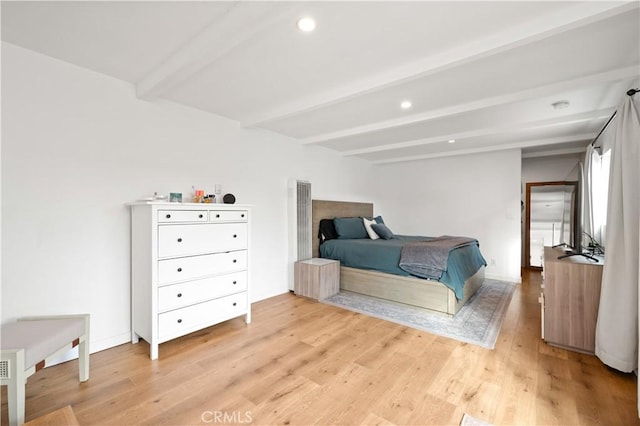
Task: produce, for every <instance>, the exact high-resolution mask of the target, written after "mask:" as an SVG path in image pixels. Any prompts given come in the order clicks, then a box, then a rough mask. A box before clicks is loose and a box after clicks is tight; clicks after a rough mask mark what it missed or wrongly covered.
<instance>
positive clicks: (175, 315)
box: [130, 202, 251, 359]
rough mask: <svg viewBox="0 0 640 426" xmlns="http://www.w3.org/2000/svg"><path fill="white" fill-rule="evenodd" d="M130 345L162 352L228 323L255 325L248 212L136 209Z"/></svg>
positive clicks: (210, 207)
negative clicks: (171, 344) (184, 338)
mask: <svg viewBox="0 0 640 426" xmlns="http://www.w3.org/2000/svg"><path fill="white" fill-rule="evenodd" d="M130 206H131V299H132V300H131V341H132V343H137V342H138V340H139V339H140V338H142V339H144V340H145V341H147V342H148V343H149V346H150V357H151V359H157V358H158V345H159V344H161V343H164V342H166V341H168V340H172V339H175V338H177V337H180V336H184V335H185V334H188V333H192V332H194V331H197V330H200V329H203V328H206V327H210V326H212V325H214V324H218V323H220V322H223V321H227V320H229V319H232V318H235V317H238V316H242V315H244V316H245V321H246V323H247V324H249V323H250V322H251V304H250V302H249V290H250V285H249V284H250V279H249V277H250V269H249V264H250V262H249V258H250V257H249V256H250V247H249V246H250V244H249V242H250V223H251V221H250V219H251V208H250V206H246V205H244V206H243V205H220V204H196V203H166V202H161V203H158V202H140V203H132V204H131V205H130Z"/></svg>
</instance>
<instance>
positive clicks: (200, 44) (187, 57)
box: [136, 2, 291, 100]
mask: <svg viewBox="0 0 640 426" xmlns="http://www.w3.org/2000/svg"><path fill="white" fill-rule="evenodd" d="M290 9H291V6H290V5H286V6H276V5H270V6H269V7H268V8H267V7H255V4H252V3H251V2H237V3H236V4H235V5H234V6H233V7H232V8H231V9H229V10H228V11H227V12H226V13H225V14H224V15H222V16H221V17H220V18H219V19H216V20H215V21H214V22H212V23H211V24H210V25H209V26H207V27H206V28H205V29H204V30H203V31H202V32H200V34H198V35H197V36H195V37H194V38H193V39H191V40H190V41H188V42H187V43H186V44H184V45H183V46H182V48H180V49H179V50H178V51H176V52H175V53H174V54H172V55H171V56H169V57H168V58H167V59H166V60H165V61H164V62H163V63H162V64H160V65H159V66H158V67H156V68H155V69H153V70H152V71H151V72H149V73H148V74H147V75H146V76H145V77H144V78H143V79H142V80H140V81H139V82H138V84H137V85H136V94H137V96H138V98H140V99H145V100H154V99H156V98H158V97H160V96H162V94H164V93H165V92H167V91H168V90H170V89H172V88H173V87H175V86H176V85H178V84H180V83H182V82H183V81H185V80H187V79H188V78H189V77H191V76H193V75H194V74H196V73H197V72H198V71H200V70H202V69H203V68H204V67H206V66H208V65H210V64H211V63H213V62H215V61H217V60H219V59H220V58H222V57H223V56H224V55H226V54H228V53H229V52H230V51H232V50H234V49H236V48H238V47H239V46H240V45H242V44H243V43H246V42H247V41H249V40H251V39H252V38H255V37H256V36H257V35H258V34H260V33H261V32H262V31H264V30H265V29H267V28H268V27H270V26H271V25H273V23H274V22H276V21H279V20H280V19H283V18H284V17H285V15H286V14H287V13H288V12H289V10H290Z"/></svg>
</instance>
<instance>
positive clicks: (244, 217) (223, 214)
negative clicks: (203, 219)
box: [209, 210, 249, 222]
mask: <svg viewBox="0 0 640 426" xmlns="http://www.w3.org/2000/svg"><path fill="white" fill-rule="evenodd" d="M209 220H210V221H211V222H247V221H248V220H249V212H248V211H247V210H211V211H209Z"/></svg>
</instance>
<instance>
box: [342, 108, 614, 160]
mask: <svg viewBox="0 0 640 426" xmlns="http://www.w3.org/2000/svg"><path fill="white" fill-rule="evenodd" d="M612 112H613V111H612V110H611V109H610V108H607V109H604V110H596V111H589V112H583V113H580V114H573V115H565V116H562V117H553V118H550V119H545V120H538V121H529V122H510V123H506V124H502V125H498V126H489V127H484V128H480V129H473V130H468V131H464V132H458V133H447V134H445V135H436V136H432V137H429V138H422V139H415V140H410V141H403V142H396V143H390V144H385V145H377V146H372V147H369V148H360V149H353V150H349V151H343V152H342V155H344V156H357V155H361V154H369V153H372V152H382V151H392V150H396V149H401V148H411V147H415V146H420V145H429V144H432V143H439V142H445V141H447V140H449V139H455V140H461V139H469V138H474V137H479V136H489V135H495V134H504V133H509V132H513V131H516V130H517V131H524V130H536V129H542V128H548V127H552V126H562V125H566V124H575V123H579V122H583V121H590V120H594V119H604V118H607V117H609V116H610V115H611V113H612ZM595 134H596V133H595V132H593V133H588V134H581V135H577V136H576V138H577V139H581V138H582V137H586V138H587V139H588V138H593V137H595ZM577 139H574V140H577ZM540 145H544V143H541V144H540Z"/></svg>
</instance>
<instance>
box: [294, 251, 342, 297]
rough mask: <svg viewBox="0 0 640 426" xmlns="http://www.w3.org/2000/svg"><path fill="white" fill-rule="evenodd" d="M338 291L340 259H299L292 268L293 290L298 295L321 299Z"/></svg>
mask: <svg viewBox="0 0 640 426" xmlns="http://www.w3.org/2000/svg"><path fill="white" fill-rule="evenodd" d="M339 291H340V261H338V260H331V259H318V258H313V259H307V260H299V261H298V262H296V264H295V269H294V292H295V293H296V294H297V295H298V296H303V297H309V298H311V299H316V300H321V299H325V298H327V297H329V296H333V295H334V294H337V293H338V292H339Z"/></svg>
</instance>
